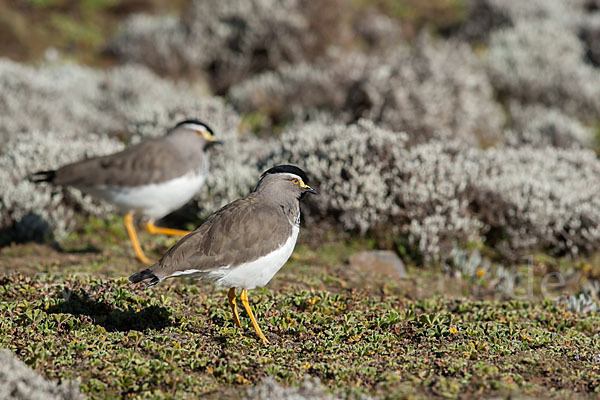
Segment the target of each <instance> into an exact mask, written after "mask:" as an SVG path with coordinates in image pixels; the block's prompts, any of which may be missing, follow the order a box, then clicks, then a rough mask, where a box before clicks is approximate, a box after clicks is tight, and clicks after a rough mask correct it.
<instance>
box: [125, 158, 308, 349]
mask: <svg viewBox="0 0 600 400" xmlns="http://www.w3.org/2000/svg"><path fill="white" fill-rule="evenodd" d="M307 182H308V178H307V176H306V174H305V173H304V171H302V170H301V169H300V168H298V167H295V166H293V165H279V166H276V167H273V168H271V169H269V170H268V171H266V172H265V173H263V174H262V175H261V177H260V180H259V182H258V185H257V186H256V189H254V191H253V192H252V193H250V194H249V195H248V196H247V197H244V198H241V199H238V200H236V201H234V202H232V203H229V204H227V205H226V206H224V207H223V208H221V209H219V210H218V211H216V212H215V213H213V214H212V215H211V216H209V217H208V218H207V219H206V221H205V222H204V223H203V224H202V225H200V226H199V227H198V229H196V230H195V231H193V232H192V233H190V234H189V235H187V236H186V237H184V238H183V239H181V240H180V241H179V242H178V243H177V244H176V245H175V246H173V247H172V248H171V249H169V251H167V253H166V254H165V255H164V256H163V257H162V258H161V259H160V260H159V261H158V262H157V263H156V264H154V265H153V266H152V267H150V268H149V269H145V270H143V271H139V272H136V273H135V274H133V275H131V276H130V277H129V280H130V281H131V282H133V283H137V282H141V281H144V280H149V281H148V286H154V285H156V284H157V283H160V282H162V281H163V280H165V279H167V278H172V277H176V276H189V277H193V278H196V279H206V280H211V281H214V282H216V284H217V285H219V286H221V287H225V288H230V289H229V292H228V296H227V297H228V298H229V304H230V305H231V309H232V311H233V319H234V321H235V324H236V325H237V326H238V327H241V325H240V319H239V315H238V312H237V308H236V302H235V289H236V288H239V289H242V292H241V294H240V300H241V302H242V305H243V306H244V308H245V309H246V312H247V313H248V316H249V317H250V320H251V321H252V324H253V326H254V330H255V331H256V333H257V334H258V336H259V337H260V338H261V339H262V341H263V342H264V343H265V344H266V343H268V341H267V338H266V337H265V335H264V334H263V333H262V331H261V330H260V327H259V326H258V323H257V322H256V319H255V318H254V314H253V313H252V309H251V308H250V305H249V304H248V293H247V290H249V289H254V288H255V287H261V286H265V285H266V284H267V283H268V282H269V281H270V280H271V278H273V276H274V275H275V274H276V273H277V271H279V269H280V268H281V267H282V266H283V264H285V262H286V261H287V260H288V258H289V257H290V255H291V254H292V251H293V250H294V246H295V245H296V239H297V238H298V232H299V230H300V199H301V198H302V196H303V195H304V194H305V193H314V194H317V191H316V190H314V189H313V188H311V187H310V186H308V184H307Z"/></svg>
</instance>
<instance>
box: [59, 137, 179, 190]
mask: <svg viewBox="0 0 600 400" xmlns="http://www.w3.org/2000/svg"><path fill="white" fill-rule="evenodd" d="M186 172H187V169H186V165H185V163H184V161H183V160H181V159H180V157H179V156H178V154H177V152H176V151H175V150H174V149H173V148H172V147H171V146H170V145H169V144H168V143H164V142H162V141H160V140H149V141H146V142H142V143H139V144H137V145H134V146H131V147H128V148H126V149H125V150H123V151H121V152H119V153H115V154H110V155H107V156H101V157H94V158H90V159H86V160H81V161H79V162H76V163H73V164H69V165H66V166H64V167H62V168H60V169H58V170H57V171H56V177H55V179H54V183H56V184H59V185H69V186H76V187H94V186H122V187H135V186H143V185H148V184H152V183H159V182H163V181H165V180H168V179H170V178H175V177H178V176H182V175H184V174H185V173H186Z"/></svg>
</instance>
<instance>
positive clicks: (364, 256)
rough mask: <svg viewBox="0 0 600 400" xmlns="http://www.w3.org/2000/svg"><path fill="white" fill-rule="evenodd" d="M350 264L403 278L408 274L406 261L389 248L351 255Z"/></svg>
mask: <svg viewBox="0 0 600 400" xmlns="http://www.w3.org/2000/svg"><path fill="white" fill-rule="evenodd" d="M350 264H351V265H353V266H357V267H359V268H361V269H363V270H366V271H372V272H375V273H378V274H382V275H385V276H388V277H390V278H392V279H402V278H404V277H405V276H406V267H405V266H404V262H402V260H401V259H400V257H398V256H397V255H396V253H394V252H393V251H389V250H372V251H361V252H360V253H355V254H353V255H352V256H350Z"/></svg>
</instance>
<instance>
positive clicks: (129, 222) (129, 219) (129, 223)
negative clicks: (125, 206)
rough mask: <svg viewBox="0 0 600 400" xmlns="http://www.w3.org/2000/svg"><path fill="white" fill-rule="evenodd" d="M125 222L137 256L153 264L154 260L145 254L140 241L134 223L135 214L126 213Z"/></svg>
mask: <svg viewBox="0 0 600 400" xmlns="http://www.w3.org/2000/svg"><path fill="white" fill-rule="evenodd" d="M124 222H125V229H126V230H127V234H128V235H129V239H130V240H131V244H133V251H135V256H136V257H137V259H138V260H140V261H141V262H143V263H144V264H152V261H151V260H150V259H149V258H148V257H146V256H145V255H144V251H143V250H142V246H140V241H139V239H138V236H137V233H136V232H135V226H134V224H133V214H131V213H128V214H125V218H124Z"/></svg>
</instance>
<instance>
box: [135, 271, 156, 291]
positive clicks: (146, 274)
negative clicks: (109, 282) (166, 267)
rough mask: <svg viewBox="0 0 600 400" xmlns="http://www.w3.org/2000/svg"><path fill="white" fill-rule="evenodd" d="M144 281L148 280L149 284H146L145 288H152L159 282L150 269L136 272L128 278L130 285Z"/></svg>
mask: <svg viewBox="0 0 600 400" xmlns="http://www.w3.org/2000/svg"><path fill="white" fill-rule="evenodd" d="M146 279H150V282H146V287H150V286H154V285H156V284H157V283H159V282H160V279H159V278H158V276H156V275H154V273H153V272H152V271H151V270H150V269H145V270H142V271H138V272H136V273H135V274H133V275H131V276H130V277H129V281H130V282H131V283H138V282H142V281H145V280H146Z"/></svg>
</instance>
